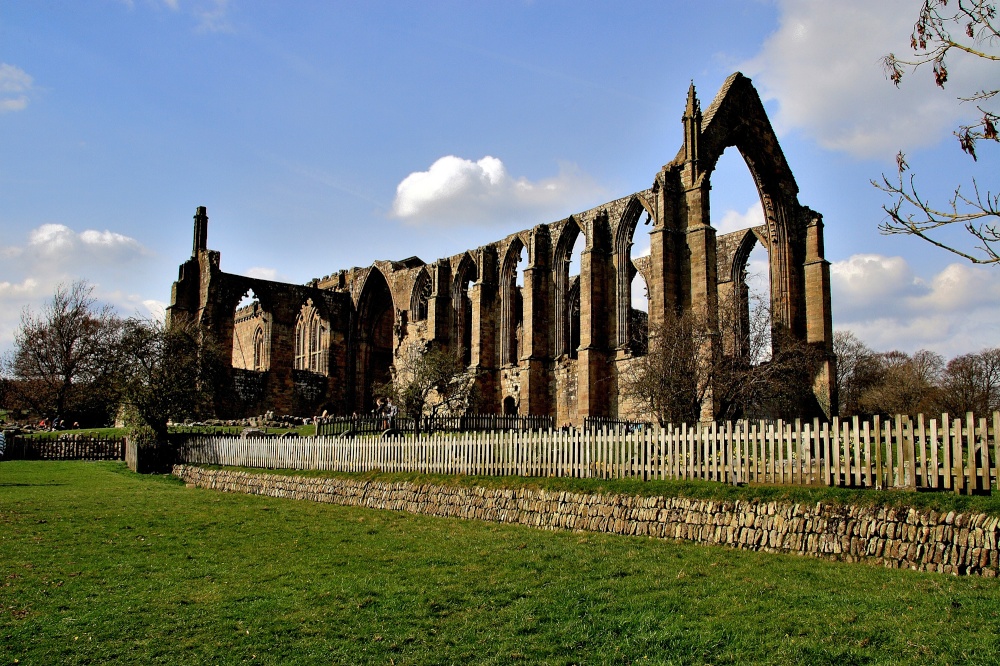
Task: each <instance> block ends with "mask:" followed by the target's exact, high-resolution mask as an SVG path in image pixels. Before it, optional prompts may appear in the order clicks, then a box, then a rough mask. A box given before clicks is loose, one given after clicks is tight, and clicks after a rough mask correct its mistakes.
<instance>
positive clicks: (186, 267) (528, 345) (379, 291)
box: [168, 73, 837, 424]
mask: <svg viewBox="0 0 1000 666" xmlns="http://www.w3.org/2000/svg"><path fill="white" fill-rule="evenodd" d="M681 123H682V126H683V131H684V138H683V144H682V146H681V148H680V150H679V151H678V153H677V155H676V157H674V159H673V160H671V161H670V162H669V163H667V164H666V165H665V166H664V167H663V168H662V169H661V170H660V171H659V172H658V173H656V174H655V176H654V178H653V182H652V185H651V186H650V187H648V188H647V189H644V190H641V191H638V192H635V193H633V194H630V195H627V196H625V197H621V198H619V199H616V200H614V201H610V202H608V203H606V204H602V205H600V206H597V207H595V208H592V209H590V210H586V211H583V212H580V213H575V214H573V215H570V216H569V217H567V218H565V219H562V220H559V221H556V222H552V223H550V224H539V225H537V226H535V227H533V228H531V229H525V230H522V231H518V232H516V233H513V234H510V235H508V236H507V237H505V238H503V239H502V240H499V241H496V242H494V243H489V244H487V245H484V246H482V247H479V248H476V249H473V250H468V251H466V252H462V253H459V254H457V255H455V256H452V257H447V258H443V259H438V260H437V261H434V262H432V263H429V264H428V263H425V262H424V261H423V260H421V259H419V258H417V257H411V258H409V259H405V260H402V261H377V262H375V263H374V265H372V266H369V267H365V268H352V269H349V270H341V271H339V272H336V273H333V274H331V275H327V276H324V277H323V278H317V279H315V280H313V281H311V282H310V283H309V284H307V285H290V284H284V283H279V282H272V281H267V280H256V279H252V278H247V277H244V276H239V275H233V274H229V273H225V272H223V271H222V270H221V269H220V266H219V259H220V257H219V253H218V252H217V251H213V250H209V249H208V245H207V242H208V240H207V239H208V216H207V212H206V210H205V209H204V208H199V209H198V211H197V214H196V216H195V233H194V248H193V251H192V256H191V258H190V259H189V260H188V261H187V262H185V263H184V264H182V265H181V267H180V271H179V276H178V280H177V281H176V282H175V283H174V285H173V290H172V293H171V303H170V306H169V308H168V320H169V321H171V322H182V321H183V322H189V323H192V324H194V325H196V326H199V327H201V329H202V330H204V331H205V332H207V333H209V334H210V335H211V336H212V338H214V339H215V340H217V341H218V343H219V344H221V345H222V346H223V347H224V348H226V349H230V348H231V349H232V350H233V370H232V372H233V382H232V385H233V386H234V391H233V393H234V394H235V397H236V398H238V400H234V401H232V402H231V403H230V405H229V406H228V409H230V411H243V412H245V413H254V412H255V411H258V410H259V409H260V408H261V407H266V408H270V409H274V410H277V411H279V412H295V413H304V412H312V411H319V410H321V409H327V410H329V411H330V412H331V413H351V412H353V411H358V412H364V411H367V410H368V409H370V407H371V402H372V387H373V386H374V385H375V384H377V383H379V382H384V381H386V380H388V379H389V377H390V369H391V368H392V367H393V365H394V360H395V359H397V358H399V355H400V352H401V351H402V350H403V349H404V347H406V346H407V345H420V346H426V345H433V346H436V347H438V348H444V349H449V350H451V351H453V352H454V353H455V355H456V356H457V357H459V358H461V359H462V361H463V362H464V363H465V364H466V365H467V366H469V367H471V368H474V369H475V370H476V371H477V375H478V377H479V379H478V381H479V387H478V388H479V395H480V404H478V405H477V406H476V409H477V410H478V411H483V412H507V413H511V412H516V413H521V414H529V413H530V414H545V415H551V416H554V417H555V418H556V420H557V422H558V423H559V424H563V423H567V422H570V423H574V424H581V423H582V422H583V420H584V419H585V418H586V417H589V416H618V417H641V416H644V415H641V414H636V413H633V411H632V407H631V406H630V405H628V404H624V402H623V401H620V400H619V391H618V381H619V376H620V375H621V373H622V372H623V370H625V369H626V368H627V367H628V364H629V363H630V362H632V361H633V359H634V358H635V357H636V356H638V355H641V354H643V353H645V352H644V350H645V346H644V345H645V341H644V340H642V339H641V338H642V335H643V331H644V330H646V327H645V326H644V321H645V320H646V319H647V318H648V323H649V326H650V329H651V330H655V327H656V326H657V324H658V323H659V322H662V321H663V320H664V318H665V317H666V315H667V313H670V312H675V313H692V314H694V315H697V316H698V317H700V318H704V320H706V321H710V322H711V321H715V320H716V318H717V316H718V311H719V308H720V306H727V305H734V306H736V307H737V309H739V310H741V311H745V310H746V308H747V305H746V303H747V288H746V265H747V260H748V258H749V255H750V251H751V250H752V249H753V248H754V246H755V245H756V244H758V243H759V244H760V245H761V246H762V247H763V248H764V249H766V250H767V253H768V257H769V267H770V268H769V270H770V284H771V295H770V296H771V298H770V303H771V313H772V325H773V328H774V329H775V330H779V329H780V330H781V331H782V332H783V333H785V334H787V336H786V337H791V338H792V339H796V340H802V341H806V342H808V343H809V344H811V345H813V346H815V347H816V348H817V349H818V350H820V351H821V352H822V354H821V355H822V356H823V357H824V358H825V360H824V361H823V362H822V363H821V364H820V366H819V367H818V368H816V371H815V376H814V381H813V387H812V388H813V393H814V395H815V401H814V404H812V405H805V406H803V410H802V414H801V415H802V416H804V417H810V416H814V415H825V416H831V415H833V414H835V413H836V404H837V393H836V381H835V377H836V373H835V368H834V357H833V335H832V319H831V307H830V271H829V264H828V262H827V261H826V259H825V258H824V254H823V253H824V250H823V221H822V216H821V215H819V214H818V213H816V212H815V211H813V210H811V209H809V208H807V207H806V206H803V205H801V204H800V203H799V202H798V186H797V185H796V183H795V179H794V177H793V176H792V172H791V169H790V168H789V166H788V164H787V162H786V161H785V157H784V155H783V153H782V151H781V148H780V146H779V145H778V141H777V137H776V136H775V134H774V131H773V129H772V127H771V124H770V121H769V120H768V118H767V115H766V113H765V111H764V107H763V105H762V104H761V101H760V98H759V96H758V95H757V92H756V90H755V89H754V88H753V85H752V84H751V82H750V79H748V78H746V77H745V76H743V75H742V74H739V73H736V74H733V75H732V76H730V77H729V78H728V79H727V80H726V81H725V83H724V84H723V86H722V88H721V90H720V91H719V93H718V94H717V95H716V97H715V100H714V101H713V102H712V104H711V105H710V106H709V108H708V109H707V110H706V111H705V112H704V114H703V113H702V111H701V104H700V102H699V100H698V97H697V96H696V94H695V90H694V86H693V85H692V86H691V88H690V90H689V92H688V98H687V104H686V107H685V110H684V113H683V115H682V118H681ZM728 148H735V149H736V150H737V151H738V152H739V153H740V154H741V155H742V157H743V158H744V160H745V162H746V164H747V167H748V168H749V171H750V174H751V176H752V177H753V179H754V182H755V183H756V185H757V190H758V193H759V195H760V198H761V202H762V205H763V210H764V217H765V224H764V225H762V226H760V227H757V228H754V229H747V230H743V231H739V232H735V233H732V234H725V235H721V236H717V234H716V230H715V228H714V227H713V226H712V222H713V219H712V214H711V210H710V191H711V189H712V186H711V176H712V172H713V171H714V169H715V166H716V164H717V163H718V160H719V158H720V157H721V156H722V154H723V152H724V151H725V150H727V149H728ZM640 222H641V223H642V224H640ZM637 229H643V230H646V229H648V233H649V237H650V248H651V251H650V253H649V255H647V256H644V257H633V255H632V247H633V244H634V238H635V235H636V233H637ZM578 238H579V239H581V240H582V242H583V249H582V251H581V253H580V275H579V276H571V275H570V274H569V266H570V260H571V257H572V253H573V248H574V244H575V242H576V241H577V239H578ZM520 261H523V262H524V266H525V268H524V270H523V285H520V284H518V282H517V275H518V264H519V262H520ZM637 276H641V278H642V279H643V280H644V281H645V284H646V287H647V290H648V297H649V298H648V313H641V312H640V311H638V310H637V309H636V308H634V307H633V303H632V296H631V287H632V281H633V279H634V278H635V279H638V278H637ZM251 291H252V292H253V294H254V296H256V298H257V299H258V303H257V304H256V305H253V306H249V307H248V308H244V309H241V310H240V312H238V313H237V312H236V308H237V304H238V303H240V301H241V299H242V298H243V296H244V295H246V294H247V293H249V292H251ZM774 339H776V340H777V339H784V338H781V337H779V336H775V337H774ZM705 344H706V345H708V346H710V347H712V349H714V350H716V351H718V352H719V353H727V354H739V353H742V349H743V346H742V345H741V344H740V341H739V340H734V339H728V338H727V339H723V338H719V337H718V336H715V337H710V338H709V339H708V341H707V342H706V343H705ZM709 351H711V350H709ZM715 410H716V406H715V405H714V404H713V402H712V399H711V396H710V395H709V397H708V398H707V399H706V401H705V403H704V404H703V410H702V416H703V418H706V419H711V418H713V416H714V414H715Z"/></svg>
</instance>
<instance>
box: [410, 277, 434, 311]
mask: <svg viewBox="0 0 1000 666" xmlns="http://www.w3.org/2000/svg"><path fill="white" fill-rule="evenodd" d="M433 294H434V284H433V282H432V281H431V274H430V273H429V272H427V269H426V268H421V269H420V272H419V273H418V274H417V278H416V279H415V280H414V281H413V291H412V292H411V294H410V319H411V320H412V321H425V320H426V319H427V313H428V306H429V303H430V300H431V297H432V296H433Z"/></svg>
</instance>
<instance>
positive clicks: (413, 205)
mask: <svg viewBox="0 0 1000 666" xmlns="http://www.w3.org/2000/svg"><path fill="white" fill-rule="evenodd" d="M597 193H600V189H599V188H597V187H596V186H595V185H594V183H593V182H592V181H591V180H590V179H589V178H587V177H586V176H584V175H582V174H580V173H579V172H578V171H577V169H575V168H574V167H571V166H569V165H563V166H562V167H561V168H560V171H559V174H558V175H557V176H555V177H553V178H548V179H545V180H540V181H538V182H531V181H529V180H528V179H527V178H514V177H512V176H511V175H510V174H509V173H508V172H507V169H506V167H505V166H504V164H503V162H501V161H500V160H499V159H497V158H495V157H491V156H486V157H484V158H482V159H480V160H478V161H476V162H473V161H471V160H467V159H462V158H460V157H455V156H454V155H447V156H445V157H442V158H440V159H439V160H437V161H436V162H434V164H432V165H431V166H430V168H429V169H428V170H427V171H416V172H414V173H411V174H410V175H409V176H407V177H406V178H404V179H403V181H402V182H401V183H400V184H399V185H398V186H397V187H396V198H395V200H394V201H393V204H392V215H393V216H394V217H398V218H400V219H402V220H405V221H408V222H411V223H413V224H424V223H429V224H436V225H441V226H448V225H455V224H491V223H496V222H502V221H508V222H509V221H511V220H512V219H519V220H521V219H524V218H531V219H532V220H534V222H535V223H542V222H549V221H552V220H551V219H550V218H553V219H554V218H556V217H561V216H565V215H567V214H569V213H571V212H573V211H575V210H577V208H576V206H579V203H580V201H581V199H583V198H587V199H590V198H593V197H594V195H595V194H597Z"/></svg>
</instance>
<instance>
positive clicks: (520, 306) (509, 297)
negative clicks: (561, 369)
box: [500, 238, 525, 365]
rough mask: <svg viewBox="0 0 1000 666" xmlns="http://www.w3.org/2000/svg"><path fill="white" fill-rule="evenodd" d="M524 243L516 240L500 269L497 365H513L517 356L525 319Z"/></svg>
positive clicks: (516, 360)
mask: <svg viewBox="0 0 1000 666" xmlns="http://www.w3.org/2000/svg"><path fill="white" fill-rule="evenodd" d="M524 255H525V249H524V243H522V242H521V239H519V238H515V239H514V240H513V241H512V242H511V244H510V247H509V248H508V249H507V255H506V257H505V258H504V261H503V265H502V266H501V268H500V290H501V291H500V299H501V303H500V331H501V338H500V363H501V364H502V365H508V364H515V363H517V362H518V358H519V354H520V344H519V339H518V337H519V334H520V331H521V330H522V323H523V320H524V300H523V297H522V294H521V289H522V287H523V286H524V263H525V260H524Z"/></svg>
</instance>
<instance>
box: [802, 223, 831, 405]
mask: <svg viewBox="0 0 1000 666" xmlns="http://www.w3.org/2000/svg"><path fill="white" fill-rule="evenodd" d="M805 212H807V213H811V211H808V209H807V210H806V211H805ZM823 253H824V250H823V218H822V217H821V216H820V215H818V214H815V213H813V214H811V215H810V218H809V220H808V222H807V223H806V262H805V283H806V284H805V300H806V335H807V337H806V339H807V340H808V342H809V343H810V344H813V345H816V346H817V347H819V348H820V349H822V350H823V353H824V357H825V358H824V360H823V362H822V363H821V364H820V367H819V368H817V371H816V377H815V379H814V381H813V393H815V395H816V401H817V402H818V403H819V406H820V408H821V409H822V410H823V413H824V414H825V415H826V417H827V418H833V417H834V416H836V415H837V413H838V395H837V367H836V357H835V356H834V355H833V314H832V308H831V306H830V262H828V261H827V260H826V259H825V258H824V256H823Z"/></svg>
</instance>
